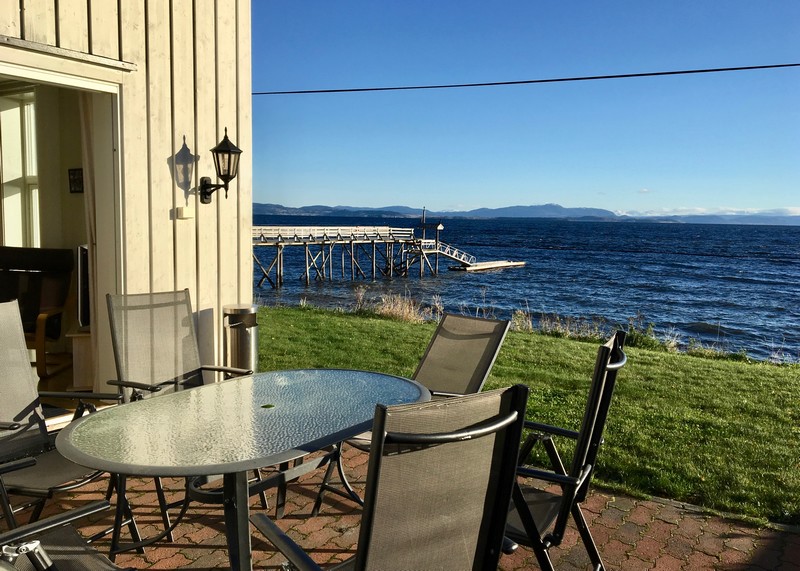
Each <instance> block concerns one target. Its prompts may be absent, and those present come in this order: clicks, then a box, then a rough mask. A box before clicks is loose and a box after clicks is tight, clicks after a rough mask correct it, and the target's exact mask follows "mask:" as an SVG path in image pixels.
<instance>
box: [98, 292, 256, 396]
mask: <svg viewBox="0 0 800 571" xmlns="http://www.w3.org/2000/svg"><path fill="white" fill-rule="evenodd" d="M106 300H107V302H108V315H109V320H110V323H111V342H112V346H113V348H114V359H115V361H116V365H117V375H118V377H119V378H117V379H115V380H112V381H108V383H109V384H110V385H115V386H118V387H120V389H121V390H122V392H123V394H124V399H125V400H126V401H130V400H140V399H142V398H146V397H148V396H151V395H152V394H153V393H157V392H165V393H166V392H170V391H175V390H180V389H181V388H184V387H191V386H198V385H202V384H203V372H204V371H212V372H222V373H225V374H226V376H228V377H232V376H240V375H251V374H252V373H253V371H248V370H246V369H239V368H235V367H222V366H217V365H203V364H201V362H200V350H199V349H198V343H197V334H196V333H195V327H194V314H193V313H192V302H191V298H190V296H189V290H188V289H184V290H180V291H167V292H156V293H140V294H127V295H112V294H108V295H107V296H106Z"/></svg>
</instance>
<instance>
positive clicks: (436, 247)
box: [420, 240, 477, 265]
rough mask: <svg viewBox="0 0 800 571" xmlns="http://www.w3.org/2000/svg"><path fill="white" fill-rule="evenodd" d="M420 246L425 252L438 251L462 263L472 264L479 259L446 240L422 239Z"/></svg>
mask: <svg viewBox="0 0 800 571" xmlns="http://www.w3.org/2000/svg"><path fill="white" fill-rule="evenodd" d="M420 246H421V248H422V249H423V250H424V251H425V252H438V253H439V254H441V255H443V256H447V257H448V258H451V259H453V260H456V261H457V262H461V263H462V264H467V265H471V264H474V263H475V262H476V261H477V258H476V257H475V256H471V255H469V254H467V253H466V252H463V251H461V250H459V249H458V248H454V247H453V246H450V245H449V244H445V243H444V242H437V241H436V240H420Z"/></svg>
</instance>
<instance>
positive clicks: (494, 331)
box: [413, 313, 511, 395]
mask: <svg viewBox="0 0 800 571" xmlns="http://www.w3.org/2000/svg"><path fill="white" fill-rule="evenodd" d="M510 325H511V323H510V322H509V321H502V320H499V319H483V318H479V317H470V316H466V315H456V314H452V313H445V314H444V316H443V317H442V320H441V322H440V323H439V326H438V327H437V328H436V331H435V332H434V334H433V337H432V338H431V341H430V343H429V344H428V348H427V349H426V350H425V354H424V355H423V356H422V360H421V361H420V363H419V365H418V366H417V370H416V371H415V372H414V376H413V378H414V380H416V381H417V382H419V383H421V384H423V385H425V387H426V388H427V389H428V390H430V391H431V392H432V393H435V394H436V393H438V394H447V395H463V394H472V393H477V392H480V390H481V388H482V387H483V383H484V382H485V381H486V378H487V377H488V376H489V371H491V370H492V365H494V361H495V359H496V358H497V354H498V353H499V352H500V346H501V345H502V344H503V340H504V339H505V336H506V333H507V332H508V328H509V326H510Z"/></svg>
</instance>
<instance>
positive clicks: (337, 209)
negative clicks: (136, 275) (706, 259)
mask: <svg viewBox="0 0 800 571" xmlns="http://www.w3.org/2000/svg"><path fill="white" fill-rule="evenodd" d="M253 214H254V215H266V216H346V217H353V218H420V217H421V216H422V209H421V208H410V207H408V206H384V207H382V208H367V207H355V206H323V205H314V206H301V207H299V208H292V207H289V206H281V205H280V204H264V203H258V202H256V203H253ZM426 217H427V218H428V219H430V220H433V219H439V218H562V219H568V220H595V221H607V222H630V221H647V222H662V223H695V224H769V225H786V226H800V216H785V215H775V214H692V215H670V216H627V215H625V216H620V215H618V214H615V213H614V212H612V211H610V210H603V209H602V208H565V207H563V206H560V205H558V204H539V205H531V206H506V207H503V208H478V209H475V210H467V211H438V212H437V211H431V210H428V211H426Z"/></svg>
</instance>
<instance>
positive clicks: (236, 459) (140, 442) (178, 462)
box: [56, 369, 430, 571]
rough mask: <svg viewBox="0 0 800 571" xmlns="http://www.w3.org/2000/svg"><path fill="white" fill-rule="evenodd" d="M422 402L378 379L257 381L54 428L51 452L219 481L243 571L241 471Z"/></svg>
mask: <svg viewBox="0 0 800 571" xmlns="http://www.w3.org/2000/svg"><path fill="white" fill-rule="evenodd" d="M429 399H430V393H429V392H428V390H427V389H426V388H425V387H423V386H422V385H420V384H419V383H416V382H415V381H412V380H409V379H405V378H402V377H396V376H393V375H384V374H381V373H372V372H367V371H354V370H342V369H302V370H292V371H273V372H267V373H257V374H255V375H252V376H247V377H238V378H235V379H230V380H226V381H222V382H219V383H214V384H208V385H203V386H200V387H195V388H192V389H187V390H182V391H178V392H174V393H170V394H165V395H160V396H155V397H151V398H148V399H145V400H142V401H138V402H132V403H128V404H122V405H119V406H115V407H111V408H107V409H104V410H101V411H98V412H95V413H92V414H90V415H87V416H84V417H83V418H81V419H79V420H77V421H75V422H73V423H72V424H70V425H69V426H67V427H66V428H65V429H63V430H62V431H61V432H60V433H59V435H58V437H57V438H56V447H57V448H58V450H59V452H61V454H63V455H64V456H66V457H67V458H68V459H70V460H72V461H73V462H76V463H78V464H80V465H82V466H86V467H89V468H95V469H99V470H105V471H108V472H111V473H112V474H121V475H127V476H180V477H191V476H208V475H212V474H222V475H223V491H222V493H223V498H224V500H223V506H224V513H225V530H226V536H227V540H228V555H229V558H230V563H231V569H235V570H237V571H238V570H250V569H252V553H251V544H250V528H249V513H248V511H249V506H248V501H249V497H248V496H249V494H248V483H247V472H248V471H249V470H254V469H256V468H261V467H266V466H273V465H278V464H281V463H286V462H290V461H292V460H294V459H296V458H300V457H302V456H305V455H306V454H308V453H310V452H315V451H317V450H321V449H322V448H325V447H327V446H331V445H335V444H337V443H339V442H342V441H344V440H346V439H348V438H351V437H353V436H356V435H357V434H360V433H361V432H364V431H365V430H369V429H370V427H371V425H372V418H373V416H374V413H375V406H376V405H377V404H384V405H393V404H403V403H410V402H417V401H425V400H429ZM120 501H122V500H120Z"/></svg>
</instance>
